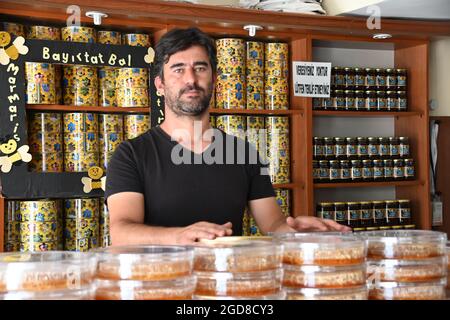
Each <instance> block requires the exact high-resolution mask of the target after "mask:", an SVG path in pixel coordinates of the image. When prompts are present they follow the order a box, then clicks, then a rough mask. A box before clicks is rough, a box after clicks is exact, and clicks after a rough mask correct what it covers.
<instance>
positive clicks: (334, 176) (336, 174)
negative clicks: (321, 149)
mask: <svg viewBox="0 0 450 320" xmlns="http://www.w3.org/2000/svg"><path fill="white" fill-rule="evenodd" d="M339 178H340V177H339V169H334V168H331V169H330V180H338V179H339Z"/></svg>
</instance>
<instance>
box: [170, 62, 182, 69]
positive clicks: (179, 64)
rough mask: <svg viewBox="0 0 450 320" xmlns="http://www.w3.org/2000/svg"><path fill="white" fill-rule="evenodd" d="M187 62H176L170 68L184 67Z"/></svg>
mask: <svg viewBox="0 0 450 320" xmlns="http://www.w3.org/2000/svg"><path fill="white" fill-rule="evenodd" d="M185 65H186V64H185V63H182V62H180V63H175V64H173V65H171V66H170V69H174V68H178V67H184V66H185Z"/></svg>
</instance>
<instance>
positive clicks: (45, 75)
mask: <svg viewBox="0 0 450 320" xmlns="http://www.w3.org/2000/svg"><path fill="white" fill-rule="evenodd" d="M55 74H56V73H55V65H53V64H50V63H38V62H25V79H26V81H27V82H28V83H47V84H50V83H54V82H55Z"/></svg>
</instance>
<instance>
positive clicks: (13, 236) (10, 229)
mask: <svg viewBox="0 0 450 320" xmlns="http://www.w3.org/2000/svg"><path fill="white" fill-rule="evenodd" d="M18 241H20V222H19V221H9V222H8V221H5V242H18Z"/></svg>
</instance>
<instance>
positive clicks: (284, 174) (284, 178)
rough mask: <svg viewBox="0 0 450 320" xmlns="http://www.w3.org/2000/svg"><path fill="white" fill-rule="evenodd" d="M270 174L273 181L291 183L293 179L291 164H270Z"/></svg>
mask: <svg viewBox="0 0 450 320" xmlns="http://www.w3.org/2000/svg"><path fill="white" fill-rule="evenodd" d="M269 174H270V180H271V181H272V183H289V182H290V180H291V170H290V166H270V167H269Z"/></svg>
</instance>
